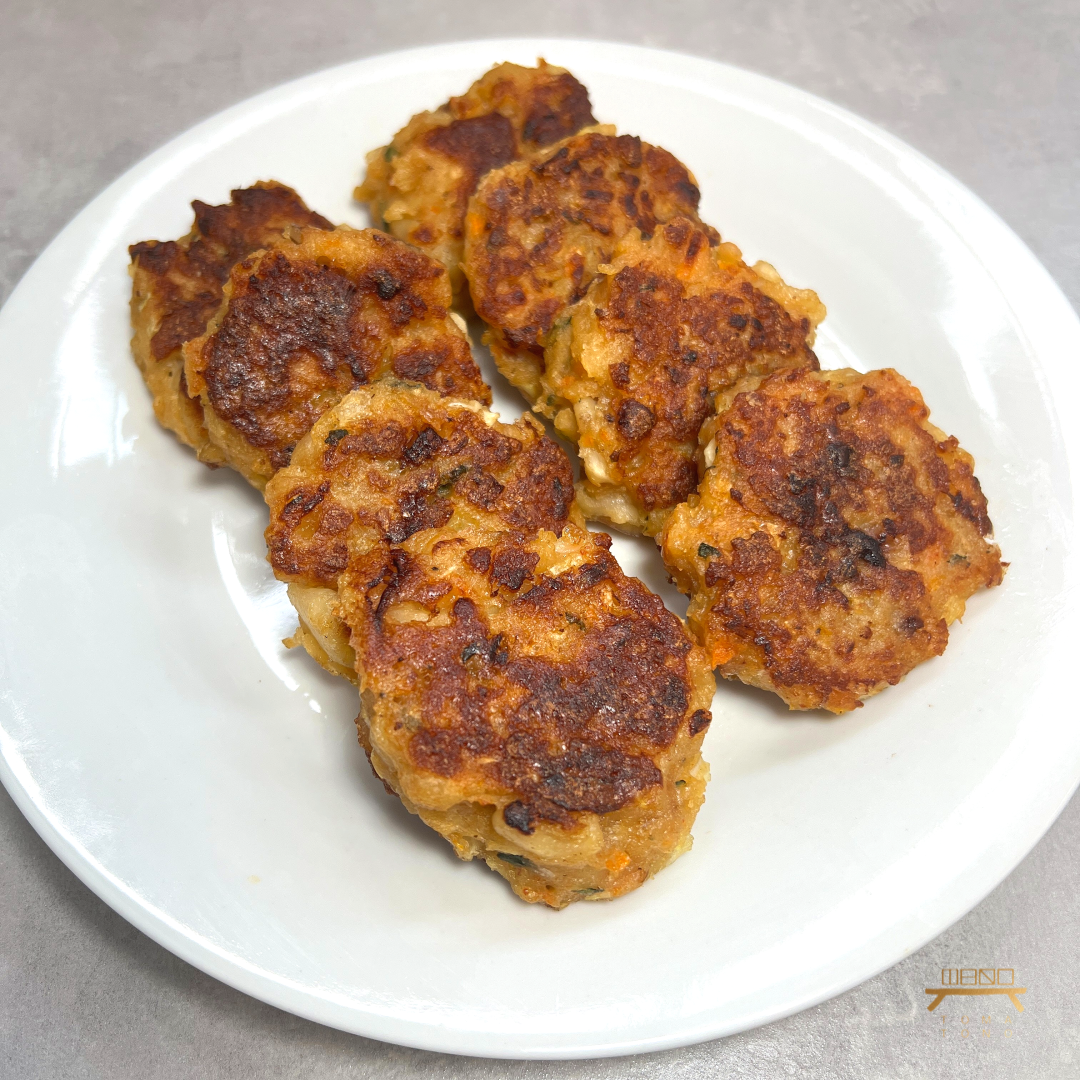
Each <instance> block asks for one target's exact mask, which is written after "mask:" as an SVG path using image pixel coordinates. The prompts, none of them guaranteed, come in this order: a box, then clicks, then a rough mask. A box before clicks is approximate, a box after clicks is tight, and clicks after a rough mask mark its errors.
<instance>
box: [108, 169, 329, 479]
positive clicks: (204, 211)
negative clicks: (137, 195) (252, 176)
mask: <svg viewBox="0 0 1080 1080" xmlns="http://www.w3.org/2000/svg"><path fill="white" fill-rule="evenodd" d="M191 206H192V209H193V210H194V211H195V224H194V226H193V228H192V230H191V232H190V233H188V235H187V236H185V237H182V238H181V239H180V240H165V241H160V240H145V241H143V242H142V243H139V244H132V246H131V247H130V248H129V249H128V251H129V253H130V255H131V266H130V271H131V276H132V278H133V286H132V293H131V323H132V326H133V328H134V330H135V337H134V338H133V339H132V342H131V348H132V352H133V353H134V354H135V361H136V363H137V364H138V365H139V370H140V371H141V372H142V375H143V378H144V379H145V380H146V385H147V386H148V387H149V389H150V393H151V394H152V395H153V400H154V413H155V415H156V416H157V418H158V421H159V422H160V423H161V424H162V426H163V427H167V428H168V429H169V430H170V431H172V432H174V433H175V434H176V435H177V437H178V438H179V439H180V441H181V442H183V443H186V444H187V445H188V446H190V447H192V448H193V449H194V450H195V451H196V453H197V454H198V456H199V458H200V460H202V461H204V462H206V463H207V464H208V465H220V464H222V463H223V462H224V456H223V454H222V452H221V451H220V450H219V449H218V448H217V447H216V446H215V445H214V444H213V443H212V442H211V441H210V437H209V436H208V435H207V432H206V425H205V423H204V422H203V411H202V406H201V405H200V404H199V402H198V401H196V400H193V399H192V397H191V396H190V395H189V394H188V387H187V383H186V380H185V377H184V360H183V356H182V354H181V351H180V349H181V346H182V345H183V344H184V342H185V341H189V340H190V339H191V338H193V337H197V336H198V335H199V334H201V333H202V332H203V331H204V330H205V329H206V324H207V322H208V321H209V319H210V317H211V316H212V315H213V314H214V313H215V312H216V311H217V309H218V307H219V305H220V304H221V296H222V286H223V285H224V283H225V281H226V280H227V279H228V276H229V271H230V270H231V269H232V267H233V265H234V264H235V263H237V262H239V261H240V260H241V259H243V258H244V257H245V256H247V255H250V254H251V252H253V251H256V250H258V249H259V248H263V247H266V246H267V244H269V243H272V242H273V241H274V240H275V239H277V238H279V237H280V236H281V234H282V231H283V230H285V229H289V228H302V227H305V226H314V227H316V228H323V229H329V228H332V226H331V224H330V222H328V221H327V220H326V219H325V218H324V217H322V216H320V215H319V214H316V213H313V212H312V211H311V210H309V209H308V208H307V207H306V206H305V205H304V202H303V200H302V199H301V198H300V196H299V195H297V194H296V192H295V191H293V190H292V188H289V187H286V186H285V185H284V184H278V183H275V182H273V181H262V182H259V183H257V184H255V185H254V186H253V187H249V188H240V189H238V190H236V191H234V192H233V193H232V198H231V200H230V202H228V203H226V204H225V205H223V206H208V205H207V204H206V203H204V202H199V201H198V200H196V201H195V202H193V203H192V204H191Z"/></svg>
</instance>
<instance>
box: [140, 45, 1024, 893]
mask: <svg viewBox="0 0 1080 1080" xmlns="http://www.w3.org/2000/svg"><path fill="white" fill-rule="evenodd" d="M356 196H357V198H358V199H360V200H361V201H364V202H366V203H367V204H368V205H369V207H370V208H371V211H372V214H373V216H374V217H375V219H376V224H377V225H379V226H381V227H382V228H381V229H362V230H358V229H352V228H349V227H347V226H340V227H338V228H334V227H333V226H332V225H331V224H330V222H328V221H327V220H326V219H325V218H322V217H321V216H320V215H318V214H316V213H314V212H313V211H311V210H309V209H308V208H307V207H306V206H305V205H304V203H303V201H302V200H301V199H300V198H299V196H298V195H297V194H296V193H295V192H294V191H292V190H291V189H290V188H287V187H285V186H284V185H282V184H279V183H275V182H265V183H259V184H256V185H255V186H253V187H251V188H246V189H240V190H237V191H234V192H233V193H232V198H231V201H230V203H229V204H227V205H224V206H208V205H206V204H204V203H200V202H196V203H194V204H193V205H194V208H195V223H194V226H193V229H192V231H191V232H190V233H189V234H188V235H187V236H186V237H184V238H182V239H181V240H178V241H167V242H157V241H147V242H144V243H139V244H135V245H133V246H132V248H131V256H132V276H133V279H134V288H133V296H132V321H133V325H134V327H135V337H134V339H133V342H132V346H133V350H134V353H135V358H136V361H137V362H138V365H139V367H140V370H141V371H142V373H143V376H144V378H145V380H146V383H147V385H148V387H149V389H150V391H151V394H152V396H153V401H154V411H155V413H156V415H157V417H158V419H159V420H160V421H161V423H162V424H163V425H164V426H165V427H167V428H169V429H171V430H172V431H174V432H175V433H176V435H177V436H178V437H179V438H180V439H181V441H183V442H184V443H186V444H187V445H189V446H191V447H192V448H193V449H194V450H195V451H196V453H197V454H198V457H199V458H200V460H202V461H204V462H205V463H206V464H208V465H211V466H218V465H229V466H231V467H232V468H234V469H236V470H237V471H238V472H240V473H241V474H242V475H243V476H244V477H245V478H246V479H247V480H248V481H249V482H250V483H252V484H253V485H255V486H256V487H258V488H259V489H260V490H265V497H266V501H267V504H268V506H269V510H270V525H269V527H268V529H267V531H266V539H267V544H268V548H269V559H270V563H271V565H272V567H273V570H274V573H275V575H276V576H277V577H278V578H279V580H281V581H283V582H285V583H287V585H288V593H289V597H290V599H291V601H292V603H293V604H294V606H295V607H296V609H297V612H298V615H299V626H298V629H297V631H296V634H295V635H294V637H293V638H292V639H290V641H289V642H287V644H297V645H301V646H303V647H304V648H305V649H306V650H307V652H308V653H310V654H311V656H312V657H313V658H314V659H315V660H316V661H318V663H320V664H321V665H322V666H323V667H324V668H326V669H327V670H328V671H330V672H332V673H334V674H336V675H340V676H343V677H345V678H348V679H350V680H352V681H353V682H355V683H356V684H357V686H358V688H359V694H360V711H359V715H358V716H357V719H356V724H357V729H358V734H359V739H360V743H361V744H362V746H363V747H364V749H365V751H366V753H367V755H368V758H369V760H370V762H371V766H372V769H373V770H374V772H375V773H376V775H377V776H378V777H379V778H380V779H381V780H382V781H383V783H384V785H385V786H386V787H387V790H388V791H390V792H392V793H393V794H395V795H397V796H399V797H400V798H401V800H402V802H403V803H404V805H405V806H406V807H407V808H408V809H409V810H410V811H411V812H413V813H416V814H418V815H419V816H420V817H421V818H422V819H423V820H424V821H425V822H426V823H427V824H428V825H430V826H431V827H432V828H433V829H435V830H436V831H437V832H439V833H440V834H441V835H443V836H444V837H446V838H447V840H449V841H450V843H451V844H452V845H453V847H454V850H455V851H456V852H457V853H458V855H460V856H461V857H462V858H464V859H472V858H474V857H480V858H482V859H483V860H484V861H485V862H487V864H488V865H489V866H490V867H491V868H492V869H494V870H496V871H497V872H498V873H500V874H502V875H503V876H504V877H505V878H507V880H508V881H509V882H510V884H511V886H512V888H513V889H514V891H515V892H516V893H517V894H518V895H519V896H521V897H522V898H523V899H525V900H528V901H530V902H536V901H539V902H543V903H546V904H548V905H551V906H553V907H563V906H565V905H566V904H568V903H570V902H572V901H575V900H580V899H608V898H612V897H616V896H619V895H621V894H622V893H625V892H627V891H629V890H631V889H634V888H636V887H637V886H638V885H640V884H641V883H642V882H644V881H646V880H647V879H648V878H650V877H651V876H652V875H653V874H655V873H656V872H657V871H658V870H660V869H662V868H663V867H664V866H666V865H667V864H668V863H669V862H671V861H672V860H673V859H674V858H676V857H678V856H679V855H680V854H681V853H682V852H684V851H685V850H686V849H687V848H688V847H689V845H690V828H691V825H692V824H693V821H694V817H695V815H696V813H697V811H698V809H699V807H700V806H701V804H702V802H703V800H704V789H705V783H706V781H707V779H708V767H707V766H706V765H705V764H704V762H703V761H702V759H701V753H700V749H701V742H702V739H703V737H704V732H705V731H706V729H707V728H708V726H709V723H710V719H711V714H710V711H709V710H710V705H711V702H712V699H713V694H714V690H715V684H714V680H713V677H712V672H711V669H712V667H717V668H718V669H719V670H720V672H721V673H722V674H723V675H724V676H725V677H728V678H738V679H740V680H742V681H743V682H746V683H749V684H751V685H754V686H758V687H761V688H763V689H766V690H769V691H772V692H774V693H777V694H779V695H780V696H781V697H782V698H783V700H784V701H785V702H786V703H787V704H788V705H789V706H790V707H791V708H794V709H808V708H825V709H829V710H831V711H833V712H844V711H847V710H849V709H852V708H855V707H857V706H859V705H860V704H861V703H862V700H863V699H864V698H866V697H868V696H869V695H871V694H874V693H877V692H878V691H880V690H881V689H883V688H884V687H886V686H888V685H890V684H894V683H896V682H897V681H899V679H900V678H902V677H903V675H904V674H905V673H906V672H908V671H910V670H911V668H912V667H914V666H915V665H916V664H918V663H920V662H921V661H922V660H924V659H927V658H929V657H932V656H936V655H938V654H940V653H941V652H942V651H943V650H944V648H945V645H946V642H947V640H948V625H949V623H951V622H953V621H954V620H955V619H957V618H959V617H960V616H961V615H962V614H963V610H964V603H965V601H966V599H967V598H968V597H969V596H970V595H971V594H972V593H973V592H974V591H975V590H976V589H978V588H981V587H984V586H989V585H995V584H998V583H999V582H1000V581H1001V579H1002V573H1003V564H1002V563H1001V560H1000V553H999V551H998V549H997V547H996V546H995V545H994V544H993V543H992V542H991V540H990V539H989V537H990V535H991V525H990V520H989V518H988V516H987V507H986V500H985V498H984V497H983V495H982V492H981V489H980V487H979V483H978V480H977V479H976V478H975V476H974V472H973V462H972V460H971V458H970V456H969V455H967V454H966V453H965V452H964V451H963V450H961V449H960V447H959V445H958V444H957V441H956V440H955V439H954V438H950V437H948V436H946V435H945V434H944V433H943V432H941V431H939V430H938V429H936V428H935V427H933V425H932V424H930V422H929V413H928V410H927V409H926V407H925V405H924V404H923V401H922V398H921V395H920V394H919V392H918V390H916V389H915V387H913V386H912V385H911V384H910V383H908V382H907V381H906V380H904V379H903V378H902V377H901V376H900V375H898V374H897V373H896V372H893V371H879V372H871V373H869V374H867V375H860V374H859V373H857V372H854V371H848V370H844V371H821V370H819V364H818V360H817V357H816V356H815V354H814V352H813V342H814V332H815V328H816V327H817V325H818V324H819V323H820V322H821V320H822V319H823V318H824V316H825V309H824V306H823V305H822V304H821V302H820V301H819V300H818V298H817V296H816V295H815V294H814V293H813V292H812V291H810V290H807V289H797V288H793V287H791V286H789V285H787V284H786V283H785V282H784V281H783V279H782V278H781V277H780V275H779V274H778V273H777V271H776V270H775V269H773V267H772V266H770V265H769V264H767V263H762V262H759V263H757V264H756V265H754V266H749V265H747V264H746V263H745V262H744V261H743V258H742V255H741V253H740V251H739V249H738V248H737V247H735V245H734V244H731V243H729V242H724V241H722V239H721V236H720V234H719V233H718V232H717V231H716V230H715V229H714V228H712V227H711V226H710V225H708V224H706V223H705V222H703V221H702V219H701V218H700V216H699V213H698V204H699V200H700V192H699V190H698V187H697V184H696V181H695V180H694V177H693V175H692V174H691V173H690V171H689V170H688V169H687V168H686V166H684V165H683V164H682V163H681V162H680V161H678V159H677V158H675V157H674V156H673V155H672V154H671V153H669V152H668V151H667V150H664V149H663V148H661V147H657V146H652V145H650V144H648V143H645V142H642V141H641V140H640V139H639V138H637V137H636V136H632V135H620V134H618V133H617V132H616V131H615V129H614V128H611V127H605V126H598V125H596V123H595V120H594V117H593V115H592V109H591V106H590V103H589V98H588V93H587V91H586V89H585V87H584V86H582V84H581V83H580V82H578V81H577V79H575V78H574V77H573V75H571V74H570V73H569V72H567V71H564V70H563V69H561V68H556V67H552V66H551V65H548V64H546V63H545V62H544V61H542V60H541V61H539V62H538V64H537V66H536V67H534V68H527V67H521V66H518V65H514V64H500V65H497V66H496V67H495V68H493V69H492V70H491V71H489V72H488V73H487V74H486V75H484V76H483V77H482V78H481V79H479V80H478V81H477V82H476V83H475V84H474V85H473V86H472V87H470V88H469V89H468V90H467V91H466V92H465V93H464V94H462V95H461V96H459V97H453V98H451V99H450V100H449V101H448V102H447V103H446V104H445V105H443V106H441V107H440V108H438V109H435V110H434V111H431V112H426V113H421V114H419V115H418V116H415V117H413V119H412V120H411V121H410V122H409V123H408V124H407V125H406V127H405V128H403V129H402V130H401V131H399V132H398V134H397V135H395V136H394V138H393V140H392V141H391V142H390V143H389V144H388V145H387V146H385V147H380V148H378V149H377V150H373V151H372V152H371V154H369V155H368V167H367V175H366V178H365V179H364V181H363V183H362V184H361V185H360V187H358V188H357V190H356ZM383 230H385V231H383ZM455 305H456V308H457V310H454V308H455ZM473 313H475V314H476V315H477V316H479V317H480V318H481V319H482V320H483V321H484V322H485V324H486V330H485V331H484V341H485V343H486V344H487V345H488V346H489V347H490V349H491V353H492V356H493V358H494V360H495V363H496V366H497V368H498V370H499V371H500V372H501V373H502V375H504V376H505V377H506V379H507V380H508V381H509V382H510V383H511V384H512V385H514V386H515V387H517V388H518V389H519V390H520V391H521V392H522V394H523V395H524V396H525V397H526V399H527V401H528V402H529V404H530V405H531V406H532V408H533V411H534V412H536V413H538V414H540V415H542V416H544V417H546V418H548V419H549V420H550V421H552V423H553V424H554V427H555V429H556V430H557V431H558V432H559V433H560V434H561V435H562V436H564V437H565V438H567V439H569V440H571V441H572V442H573V443H575V444H576V445H577V448H578V453H579V456H580V459H581V463H582V469H583V477H582V479H581V481H580V482H579V483H578V484H577V485H576V487H575V482H574V474H573V469H572V466H571V463H570V461H569V459H568V458H567V457H566V455H565V453H564V452H563V451H562V449H560V447H559V446H558V445H557V444H556V443H555V442H553V441H552V440H551V439H550V438H549V437H548V435H547V434H546V433H545V431H544V428H543V426H542V425H541V424H540V423H539V422H538V421H537V420H535V419H533V418H532V417H531V416H528V415H526V416H523V417H522V418H521V419H519V420H517V421H515V422H513V423H505V422H503V421H501V420H500V418H499V417H498V416H497V415H495V414H494V413H492V412H491V411H490V410H489V409H488V408H487V406H489V405H490V404H491V401H492V397H491V391H490V389H489V387H488V385H487V384H486V383H485V382H484V379H483V377H482V375H481V372H480V369H479V368H478V366H477V364H476V362H475V361H474V359H473V355H472V350H471V346H470V342H469V338H468V335H467V332H466V323H465V317H467V316H469V315H471V314H473ZM587 518H588V519H594V520H599V521H602V522H606V523H607V524H609V525H613V526H615V527H617V528H620V529H623V530H625V531H627V532H631V533H643V534H645V535H648V536H652V537H655V538H656V540H657V542H658V543H659V545H660V548H661V551H662V554H663V558H664V561H665V563H666V564H667V567H668V569H669V571H670V573H671V574H672V576H673V579H674V581H675V582H676V584H677V585H678V586H679V588H681V589H682V590H683V591H685V592H686V593H688V594H689V595H690V597H691V603H690V610H689V622H690V630H691V631H692V632H693V636H691V633H690V632H689V631H688V630H687V627H686V626H685V625H684V624H683V623H682V622H681V620H679V619H678V618H677V617H676V616H675V615H673V614H672V613H671V612H669V611H668V610H667V609H666V608H665V607H664V605H663V603H662V602H661V601H660V599H659V598H658V597H656V596H655V595H653V594H652V593H651V592H650V591H649V590H648V589H647V588H646V587H645V586H644V585H643V584H642V583H641V582H640V581H638V580H636V579H634V578H628V577H626V576H625V575H624V574H623V573H622V571H621V569H620V568H619V565H618V563H617V562H616V561H615V559H614V558H613V556H612V555H611V553H610V550H609V548H610V543H611V541H610V537H608V536H607V535H605V534H603V533H592V532H589V531H587V530H586V528H585V521H586V519H587ZM695 639H696V640H695Z"/></svg>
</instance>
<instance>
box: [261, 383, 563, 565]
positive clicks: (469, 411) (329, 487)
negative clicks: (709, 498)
mask: <svg viewBox="0 0 1080 1080" xmlns="http://www.w3.org/2000/svg"><path fill="white" fill-rule="evenodd" d="M573 499H574V474H573V471H572V469H571V467H570V462H569V461H568V460H567V457H566V455H565V454H564V453H563V452H562V450H560V449H559V447H558V446H556V445H555V443H553V442H552V441H551V440H550V439H548V438H547V437H546V436H545V435H544V433H543V430H542V429H541V427H540V425H539V424H537V423H536V421H535V420H533V419H532V418H531V417H522V419H521V420H519V421H517V423H515V424H502V423H499V422H498V421H497V420H496V419H495V417H494V416H493V414H491V413H489V412H487V411H486V410H484V409H482V408H480V406H479V405H477V404H476V403H473V402H464V401H460V400H444V399H442V398H440V397H438V396H436V395H435V394H432V393H431V392H430V391H427V390H424V389H422V388H420V387H409V386H404V385H400V384H395V383H393V382H387V383H382V384H376V385H373V386H371V387H368V388H366V389H364V390H362V391H358V392H356V393H354V394H351V395H349V396H348V397H347V398H345V399H344V400H343V401H342V402H341V403H340V404H339V405H338V406H337V407H336V408H335V409H333V410H332V412H330V413H329V414H328V415H327V416H325V417H323V418H322V420H320V422H319V423H318V424H317V425H316V427H315V429H314V430H313V431H312V434H311V437H310V439H306V440H304V442H303V443H301V445H300V446H299V447H298V448H297V450H296V453H295V455H294V462H293V467H292V468H290V469H288V470H285V471H283V472H280V473H279V474H278V475H277V476H276V477H275V478H274V479H273V480H272V481H271V482H270V483H269V484H268V485H267V488H266V501H267V505H268V506H269V507H270V525H269V527H268V528H267V530H266V542H267V547H268V548H269V552H270V554H269V558H270V563H271V565H272V566H273V568H274V572H275V574H277V576H278V577H279V578H281V579H282V580H283V581H290V582H295V583H300V584H304V585H309V586H317V585H326V586H334V585H336V583H337V577H338V574H340V573H341V571H342V570H344V569H345V567H346V565H347V564H348V560H349V554H350V551H357V550H363V549H365V548H366V547H367V546H369V545H370V544H371V543H373V542H375V541H386V542H388V543H390V544H401V543H403V542H404V541H405V540H407V539H408V538H409V537H410V536H412V535H413V534H414V533H416V532H419V531H421V530H423V529H435V528H441V527H442V526H444V525H446V524H447V523H448V522H449V521H450V519H451V517H453V516H454V515H455V514H456V515H457V516H458V518H459V519H465V520H468V521H470V522H473V523H474V524H476V525H478V526H479V525H484V526H485V527H487V528H493V529H512V530H517V531H519V532H523V533H528V534H532V533H535V532H536V531H537V530H539V529H548V530H550V531H552V532H554V533H561V532H562V530H563V528H564V527H565V525H566V524H567V523H568V522H569V521H570V520H571V516H572V514H573ZM577 520H580V518H578V519H577Z"/></svg>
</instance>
